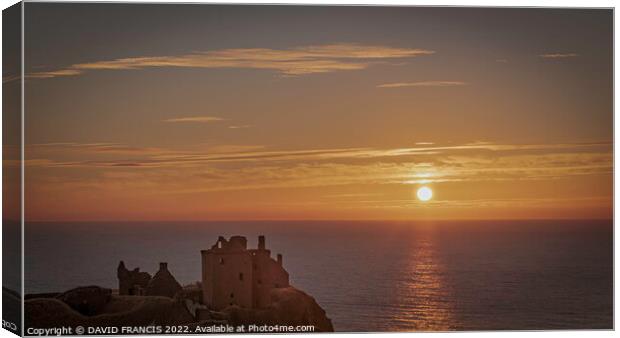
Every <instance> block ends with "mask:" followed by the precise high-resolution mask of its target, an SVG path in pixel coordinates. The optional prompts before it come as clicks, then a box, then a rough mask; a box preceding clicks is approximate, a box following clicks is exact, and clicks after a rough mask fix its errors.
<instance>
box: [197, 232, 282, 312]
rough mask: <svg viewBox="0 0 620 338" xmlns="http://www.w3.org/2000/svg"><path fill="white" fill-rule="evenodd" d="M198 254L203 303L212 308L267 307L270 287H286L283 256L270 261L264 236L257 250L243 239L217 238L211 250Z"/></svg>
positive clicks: (233, 237)
mask: <svg viewBox="0 0 620 338" xmlns="http://www.w3.org/2000/svg"><path fill="white" fill-rule="evenodd" d="M201 253H202V293H203V301H204V303H205V304H206V305H207V306H209V307H210V308H212V309H215V310H221V309H223V308H225V307H227V306H231V305H238V306H240V307H244V308H262V307H266V306H268V305H269V304H270V302H271V297H270V292H271V290H272V289H273V288H282V287H288V286H289V276H288V272H286V270H284V268H283V267H282V255H280V254H278V255H277V260H274V259H273V258H271V251H270V250H267V249H266V248H265V236H259V237H258V249H248V248H247V240H246V238H245V237H243V236H232V237H231V238H230V240H226V239H225V238H224V237H221V236H220V237H219V238H218V240H217V242H216V243H215V244H214V245H213V246H212V247H211V249H209V250H202V251H201Z"/></svg>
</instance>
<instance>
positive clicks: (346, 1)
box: [0, 0, 620, 338]
mask: <svg viewBox="0 0 620 338" xmlns="http://www.w3.org/2000/svg"><path fill="white" fill-rule="evenodd" d="M28 2H37V1H31V0H30V1H28ZM58 2H71V1H66V0H60V1H58ZM74 2H75V1H74ZM81 2H98V1H81ZM108 2H128V1H108ZM131 2H135V3H171V2H172V3H190V2H191V3H200V2H198V1H175V0H135V1H131ZM14 3H16V1H14V0H0V4H1V7H2V8H3V9H4V8H7V7H9V6H11V5H13V4H14ZM203 3H214V4H265V3H269V4H300V5H371V6H483V7H563V8H566V7H585V8H592V7H601V8H614V7H615V5H616V2H615V1H609V0H590V1H583V0H582V1H578V0H520V1H514V0H513V1H503V0H442V1H433V0H415V1H406V0H372V1H371V0H337V1H334V0H306V1H299V0H268V1H261V0H210V1H206V2H203ZM614 18H615V14H614ZM0 21H1V19H0ZM23 24H24V21H23V7H22V79H23V76H24V67H23V64H24V56H25V54H24V41H23V39H24V26H23ZM1 31H2V28H1V25H0V34H1ZM617 37H618V34H617V27H616V26H615V23H614V46H615V45H616V42H617ZM0 54H1V47H0ZM617 61H618V55H617V54H616V53H615V48H614V65H615V64H616V63H617ZM616 75H617V69H616V67H615V66H614V131H615V130H616V129H617V128H618V125H619V124H620V122H618V121H617V120H616V119H615V97H616V96H617V95H618V94H619V93H618V88H617V87H616V86H615V79H616ZM24 103H25V96H24V82H23V81H22V136H21V137H22V144H23V143H24V137H25V135H24V111H23V109H24ZM0 104H1V99H0ZM1 126H2V121H1V119H0V136H1V135H2V131H1ZM1 152H2V150H1V148H0V154H1ZM617 155H618V149H617V148H616V147H615V132H614V168H615V158H616V156H617ZM21 156H22V160H23V159H24V152H23V147H22V154H21ZM1 172H2V171H1V168H0V173H1ZM21 174H22V222H23V219H24V208H23V207H24V190H23V189H24V168H23V166H22V173H21ZM617 184H618V182H617V181H616V180H615V170H614V192H615V191H616V189H615V188H617ZM0 187H1V182H0ZM614 197H615V193H614ZM0 200H1V197H0ZM617 206H618V201H617V200H616V199H615V198H614V216H615V209H616V207H617ZM0 210H1V204H0ZM615 226H616V222H615V217H614V229H615ZM23 236H24V227H23V223H22V281H23V273H24V255H23V254H24V252H23V250H24V245H23V244H24V243H23ZM0 238H1V237H0ZM617 240H618V233H617V232H616V231H614V244H615V243H616V241H617ZM0 248H1V242H0ZM616 258H617V252H616V251H615V245H614V281H616V280H618V279H617V278H616V277H617V274H618V271H617V269H616V266H615V262H616V261H617V259H616ZM1 274H2V272H1V271H0V278H1ZM23 288H24V286H23V283H22V295H23V293H24V289H23ZM617 303H618V294H617V293H616V292H615V282H614V304H617ZM22 308H23V305H22ZM22 313H23V311H22ZM0 314H1V311H0ZM616 319H617V311H615V305H614V324H615V323H616ZM22 328H23V318H22ZM615 334H616V332H615V331H544V332H540V331H539V332H519V331H517V332H503V331H484V332H458V333H377V334H375V333H373V334H370V335H371V336H375V337H394V336H400V337H409V336H414V335H417V336H420V335H428V336H432V337H454V335H458V337H474V336H476V337H477V336H478V335H483V336H485V337H519V336H521V335H527V336H528V337H581V336H583V335H587V336H589V337H603V336H605V337H607V336H613V335H615ZM337 335H338V336H339V337H357V336H361V335H366V334H364V333H355V334H349V333H346V334H337ZM261 336H264V335H261ZM269 336H271V335H269ZM273 336H276V335H273ZM277 336H279V337H282V335H277ZM297 336H298V337H302V336H308V335H297ZM0 337H2V338H4V337H15V335H13V334H12V333H10V332H9V331H6V330H0ZM178 337H197V336H178ZM233 337H239V335H235V336H233ZM244 337H259V335H244Z"/></svg>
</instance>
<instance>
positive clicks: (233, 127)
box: [228, 124, 252, 129]
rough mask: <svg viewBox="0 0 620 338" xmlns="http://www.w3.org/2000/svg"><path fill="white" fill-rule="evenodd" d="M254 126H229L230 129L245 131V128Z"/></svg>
mask: <svg viewBox="0 0 620 338" xmlns="http://www.w3.org/2000/svg"><path fill="white" fill-rule="evenodd" d="M251 127H252V125H250V124H243V125H239V126H228V129H245V128H251Z"/></svg>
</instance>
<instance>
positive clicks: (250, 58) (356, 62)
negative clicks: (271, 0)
mask: <svg viewBox="0 0 620 338" xmlns="http://www.w3.org/2000/svg"><path fill="white" fill-rule="evenodd" d="M433 53H435V52H434V51H432V50H426V49H413V48H397V47H388V46H368V45H359V44H331V45H319V46H307V47H298V48H293V49H268V48H244V49H223V50H215V51H206V52H195V53H191V54H184V55H177V56H143V57H132V58H119V59H113V60H102V61H94V62H88V63H77V64H73V65H70V66H68V67H66V68H63V69H58V70H53V71H47V72H35V73H30V74H28V77H30V78H53V77H59V76H75V75H79V74H82V73H84V72H86V71H93V70H136V69H145V68H158V67H160V68H161V67H180V68H250V69H266V70H272V71H276V72H278V73H280V74H284V75H304V74H313V73H328V72H334V71H340V70H359V69H365V68H367V67H369V66H370V65H371V64H373V63H374V62H377V61H385V60H390V59H402V58H412V57H417V56H421V55H429V54H433Z"/></svg>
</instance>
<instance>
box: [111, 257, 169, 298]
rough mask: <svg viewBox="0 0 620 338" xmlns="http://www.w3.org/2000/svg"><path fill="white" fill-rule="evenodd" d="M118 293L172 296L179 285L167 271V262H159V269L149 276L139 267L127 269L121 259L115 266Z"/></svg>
mask: <svg viewBox="0 0 620 338" xmlns="http://www.w3.org/2000/svg"><path fill="white" fill-rule="evenodd" d="M117 276H118V294H119V295H134V296H165V297H170V298H172V297H174V295H176V294H177V292H179V291H180V290H181V285H180V284H179V283H178V282H177V280H176V279H175V278H174V276H173V275H172V274H171V273H170V271H168V263H159V271H157V273H156V274H155V276H153V277H151V275H150V274H149V273H148V272H141V271H140V268H135V269H133V270H128V269H127V268H126V267H125V263H124V262H123V261H121V262H120V263H119V265H118V268H117Z"/></svg>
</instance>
